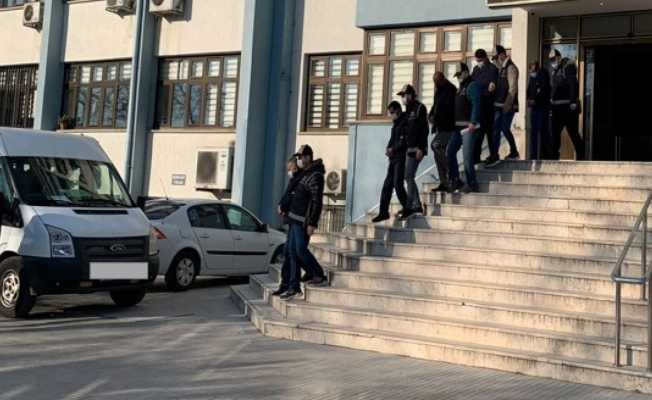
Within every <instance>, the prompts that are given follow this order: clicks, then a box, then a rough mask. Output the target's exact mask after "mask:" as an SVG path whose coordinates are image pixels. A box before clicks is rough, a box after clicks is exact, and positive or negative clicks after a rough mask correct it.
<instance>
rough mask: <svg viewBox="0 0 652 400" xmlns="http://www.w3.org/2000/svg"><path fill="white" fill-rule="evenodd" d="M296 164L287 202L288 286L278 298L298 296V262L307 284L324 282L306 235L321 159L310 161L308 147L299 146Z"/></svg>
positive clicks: (316, 201) (318, 204) (314, 222)
mask: <svg viewBox="0 0 652 400" xmlns="http://www.w3.org/2000/svg"><path fill="white" fill-rule="evenodd" d="M295 156H296V157H297V165H298V167H299V168H300V169H301V170H302V172H301V178H300V179H299V182H298V183H297V185H296V188H295V190H294V194H293V195H292V200H291V201H290V206H289V211H288V214H287V215H288V220H289V222H290V231H289V239H288V240H289V242H290V251H289V255H290V281H289V283H288V286H289V289H288V291H287V292H285V293H284V294H283V295H282V296H281V298H282V299H284V300H288V299H291V298H293V297H294V296H297V295H300V294H301V293H302V292H301V284H300V283H299V281H300V279H299V278H300V277H299V275H300V269H299V267H300V265H301V264H303V265H304V266H305V268H306V273H307V274H308V275H309V276H311V277H312V280H311V282H310V283H311V284H313V285H322V284H325V283H326V276H325V275H324V270H323V269H322V267H321V265H319V262H318V261H317V259H316V258H315V256H314V255H313V254H312V253H311V252H310V250H309V249H308V238H309V237H311V236H312V235H313V234H314V233H315V231H316V230H317V226H318V224H319V219H320V217H321V210H322V206H323V196H324V173H325V172H326V170H325V168H324V164H323V162H322V160H321V159H319V160H313V152H312V148H311V147H310V146H308V145H303V146H301V147H300V148H299V151H298V152H297V153H296V154H295Z"/></svg>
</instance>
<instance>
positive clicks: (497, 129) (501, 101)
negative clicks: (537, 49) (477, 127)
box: [487, 45, 520, 166]
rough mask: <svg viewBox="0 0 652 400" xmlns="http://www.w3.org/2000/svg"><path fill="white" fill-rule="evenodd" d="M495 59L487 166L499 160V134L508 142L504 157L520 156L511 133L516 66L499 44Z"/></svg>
mask: <svg viewBox="0 0 652 400" xmlns="http://www.w3.org/2000/svg"><path fill="white" fill-rule="evenodd" d="M495 60H496V63H497V65H498V84H497V85H496V100H495V101H494V107H495V116H494V137H493V140H492V147H491V158H490V160H489V161H490V162H489V163H487V165H488V166H489V165H492V164H495V163H497V162H499V161H500V139H501V134H502V135H505V139H507V143H509V155H508V156H507V157H506V158H505V159H506V160H518V159H519V158H520V155H519V153H518V149H517V148H516V141H515V140H514V135H513V134H512V122H513V121H514V114H516V113H517V112H518V68H517V67H516V64H514V63H513V62H512V59H511V58H510V57H509V56H508V55H507V50H505V48H504V47H503V46H501V45H497V46H496V56H495Z"/></svg>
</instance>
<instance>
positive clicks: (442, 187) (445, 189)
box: [432, 183, 450, 193]
mask: <svg viewBox="0 0 652 400" xmlns="http://www.w3.org/2000/svg"><path fill="white" fill-rule="evenodd" d="M449 190H450V187H449V186H448V185H445V184H443V183H440V184H439V186H437V187H436V188H434V189H432V192H433V193H437V192H448V191H449Z"/></svg>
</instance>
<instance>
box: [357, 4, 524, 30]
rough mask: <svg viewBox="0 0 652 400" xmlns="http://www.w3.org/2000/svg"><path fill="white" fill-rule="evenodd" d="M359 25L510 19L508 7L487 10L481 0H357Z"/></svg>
mask: <svg viewBox="0 0 652 400" xmlns="http://www.w3.org/2000/svg"><path fill="white" fill-rule="evenodd" d="M357 1H358V11H357V19H356V24H357V25H358V26H359V27H361V28H374V27H384V26H398V25H425V24H432V23H435V24H440V23H447V22H461V21H473V20H480V19H510V18H511V16H512V11H511V9H500V10H490V9H489V8H488V7H487V5H486V1H485V0H399V1H397V0H357Z"/></svg>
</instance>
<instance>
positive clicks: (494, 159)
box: [484, 156, 500, 168]
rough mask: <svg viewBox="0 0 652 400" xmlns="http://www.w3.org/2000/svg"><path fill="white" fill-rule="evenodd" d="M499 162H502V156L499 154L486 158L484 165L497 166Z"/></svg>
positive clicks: (488, 166)
mask: <svg viewBox="0 0 652 400" xmlns="http://www.w3.org/2000/svg"><path fill="white" fill-rule="evenodd" d="M498 164H500V157H498V156H489V158H487V159H486V160H484V166H485V167H487V168H491V167H495V166H496V165H498Z"/></svg>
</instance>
